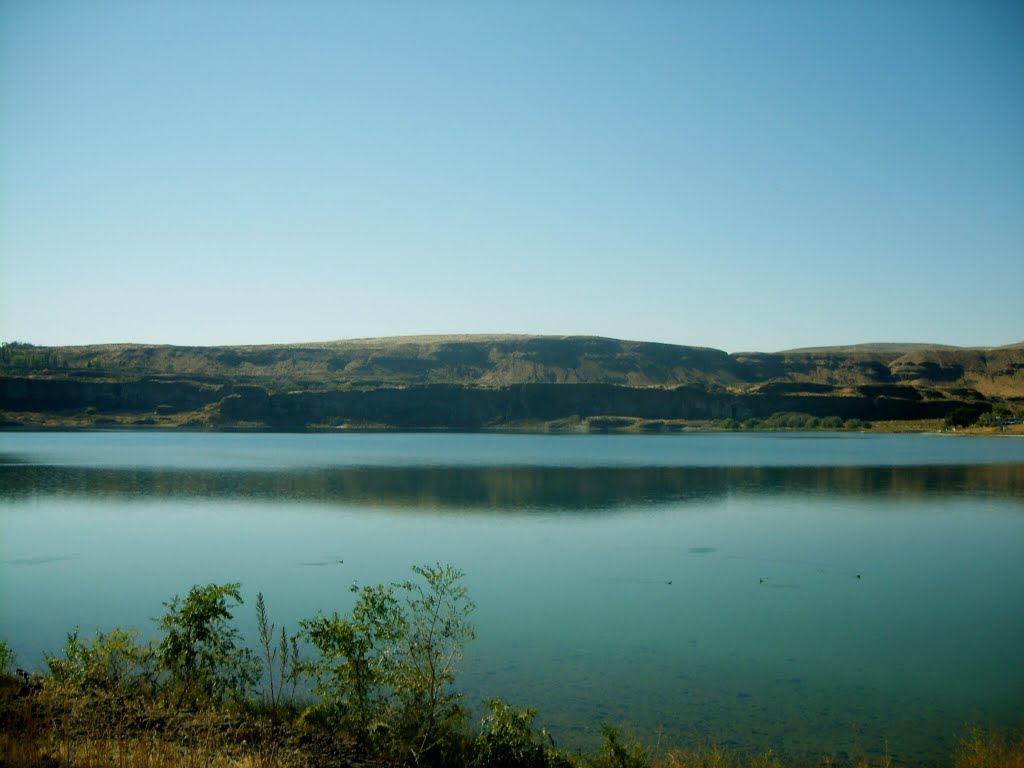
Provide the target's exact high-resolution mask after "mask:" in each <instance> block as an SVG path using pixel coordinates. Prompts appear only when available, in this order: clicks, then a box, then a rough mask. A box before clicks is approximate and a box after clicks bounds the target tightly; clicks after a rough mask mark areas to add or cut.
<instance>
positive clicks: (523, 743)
mask: <svg viewBox="0 0 1024 768" xmlns="http://www.w3.org/2000/svg"><path fill="white" fill-rule="evenodd" d="M487 708H488V709H489V710H490V712H491V713H490V714H489V715H487V716H486V717H485V718H484V719H483V722H482V723H481V725H480V733H479V734H478V735H477V737H476V741H475V744H474V747H475V748H474V756H473V765H474V766H478V768H548V767H549V766H559V767H561V766H565V767H566V768H568V766H570V765H571V763H570V762H569V761H568V760H567V759H566V758H565V757H563V756H562V755H560V754H559V753H558V752H557V751H555V749H554V748H553V747H550V746H548V745H549V743H550V742H551V737H550V736H549V735H548V733H547V731H545V730H543V729H541V730H540V731H539V732H538V731H535V730H534V729H533V725H532V721H533V718H534V717H535V716H536V714H537V712H536V710H533V709H513V708H512V707H511V706H509V705H508V704H506V703H505V702H503V701H501V699H491V700H490V701H489V702H487Z"/></svg>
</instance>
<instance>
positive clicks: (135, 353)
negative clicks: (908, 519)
mask: <svg viewBox="0 0 1024 768" xmlns="http://www.w3.org/2000/svg"><path fill="white" fill-rule="evenodd" d="M958 408H971V409H973V410H975V411H977V412H979V413H985V412H988V411H992V410H993V409H997V410H1000V411H1001V412H1005V411H1008V412H1011V413H1012V412H1014V411H1021V410H1024V344H1016V345H1011V346H1006V347H995V348H959V347H947V346H931V345H900V344H873V345H860V346H853V347H830V348H820V349H803V350H792V351H787V352H776V353H735V354H727V353H725V352H722V351H719V350H715V349H708V348H703V347H689V346H677V345H672V344H658V343H647V342H633V341H620V340H616V339H607V338H596V337H578V336H568V337H550V336H542V337H539V336H445V337H408V338H390V339H365V340H353V341H339V342H328V343H317V344H296V345H267V346H246V347H240V346H234V347H178V346H150V345H135V344H122V345H96V346H79V347H38V346H32V345H28V344H18V343H11V344H5V345H3V346H2V347H0V422H2V424H3V426H6V427H19V426H28V427H31V426H82V427H90V426H94V427H103V426H177V427H196V428H243V427H244V428H265V429H281V430H304V429H315V428H370V429H373V428H391V429H453V430H478V429H503V428H513V429H514V428H525V429H538V428H540V429H576V428H579V429H617V428H632V429H648V430H661V429H674V428H680V427H682V426H685V425H686V424H687V423H688V422H724V423H729V422H744V421H749V420H751V419H767V418H769V417H771V416H773V415H774V414H780V413H799V414H806V415H810V416H814V417H817V418H820V419H832V420H833V421H834V420H836V419H841V420H844V421H847V420H851V419H852V420H863V421H869V422H877V421H890V420H918V419H937V418H943V417H945V416H946V415H947V414H949V413H951V412H953V411H955V410H956V409H958Z"/></svg>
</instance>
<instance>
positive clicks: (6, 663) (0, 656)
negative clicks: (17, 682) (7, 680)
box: [0, 640, 15, 677]
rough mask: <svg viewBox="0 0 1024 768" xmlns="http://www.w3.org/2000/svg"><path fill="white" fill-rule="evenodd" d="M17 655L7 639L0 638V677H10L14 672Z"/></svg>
mask: <svg viewBox="0 0 1024 768" xmlns="http://www.w3.org/2000/svg"><path fill="white" fill-rule="evenodd" d="M14 663H15V655H14V651H13V650H12V649H11V646H9V645H8V644H7V641H6V640H0V677H8V676H9V675H11V674H12V673H13V672H14Z"/></svg>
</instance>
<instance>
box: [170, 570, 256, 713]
mask: <svg viewBox="0 0 1024 768" xmlns="http://www.w3.org/2000/svg"><path fill="white" fill-rule="evenodd" d="M240 587H241V585H240V584H237V583H235V584H221V585H218V584H208V585H206V586H195V587H192V589H191V590H190V591H189V593H188V595H187V596H186V597H185V599H184V600H182V599H181V598H179V597H178V596H177V595H175V596H174V597H173V598H171V600H170V601H168V602H166V603H164V607H165V608H167V612H166V613H165V614H164V615H163V616H162V617H161V618H160V619H159V622H160V627H161V628H162V629H163V630H164V632H165V634H164V637H163V639H162V640H161V641H160V647H159V659H160V666H161V668H162V669H163V670H165V671H166V672H167V673H168V675H169V677H170V679H169V681H168V686H169V688H171V689H172V690H173V692H174V693H176V695H177V705H178V706H181V705H183V704H185V703H187V702H189V703H199V702H201V701H205V702H210V703H216V702H220V701H223V700H224V699H230V700H234V701H241V700H243V699H245V698H246V697H247V696H248V695H249V694H250V693H251V692H252V690H253V688H255V686H256V683H257V682H258V681H259V678H260V665H259V660H258V659H257V658H256V656H255V655H254V654H253V653H252V652H251V651H250V650H249V649H247V648H241V647H239V646H238V645H237V644H236V641H237V640H238V630H237V629H235V628H234V627H232V626H231V624H230V622H231V619H232V615H231V611H230V608H231V607H232V606H233V605H236V604H238V605H240V604H241V603H242V598H241V596H240V594H239V588H240Z"/></svg>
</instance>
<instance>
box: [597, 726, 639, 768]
mask: <svg viewBox="0 0 1024 768" xmlns="http://www.w3.org/2000/svg"><path fill="white" fill-rule="evenodd" d="M601 733H602V737H603V738H602V741H601V748H600V750H598V752H597V754H596V755H594V756H593V757H589V758H587V765H588V766H590V768H648V766H649V765H650V760H649V758H648V756H647V750H646V749H644V748H643V746H642V745H640V744H638V743H636V742H634V743H632V744H629V745H626V744H623V743H622V741H621V736H619V732H618V731H617V730H615V729H614V728H613V727H612V726H610V725H604V726H602V727H601Z"/></svg>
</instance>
